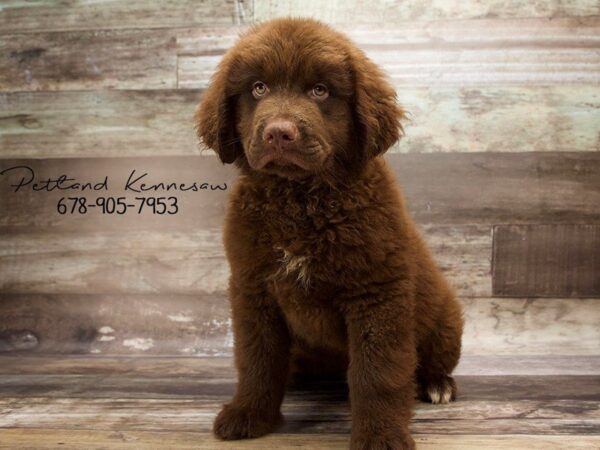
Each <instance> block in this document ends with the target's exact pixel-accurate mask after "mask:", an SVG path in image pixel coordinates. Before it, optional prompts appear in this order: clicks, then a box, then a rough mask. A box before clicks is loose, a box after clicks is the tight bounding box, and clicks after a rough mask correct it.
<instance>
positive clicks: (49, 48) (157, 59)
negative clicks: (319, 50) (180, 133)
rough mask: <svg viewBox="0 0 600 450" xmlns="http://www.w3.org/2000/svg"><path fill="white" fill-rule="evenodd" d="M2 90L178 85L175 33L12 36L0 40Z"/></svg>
mask: <svg viewBox="0 0 600 450" xmlns="http://www.w3.org/2000/svg"><path fill="white" fill-rule="evenodd" d="M1 48H2V51H1V52H0V91H40V90H42V91H53V90H72V89H76V90H85V89H114V88H118V89H136V88H138V89H139V88H146V89H165V88H174V87H176V84H177V78H176V77H177V75H176V67H177V57H176V54H175V51H176V50H175V48H176V38H175V36H174V35H172V34H169V33H166V32H164V31H161V30H159V31H152V30H150V31H148V30H130V31H94V32H67V33H41V34H21V35H11V36H10V37H5V38H3V39H2V47H1Z"/></svg>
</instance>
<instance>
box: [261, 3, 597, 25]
mask: <svg viewBox="0 0 600 450" xmlns="http://www.w3.org/2000/svg"><path fill="white" fill-rule="evenodd" d="M254 10H255V13H254V18H255V19H256V20H266V19H270V18H273V17H277V16H282V15H293V16H310V17H315V18H318V19H321V20H325V21H327V22H332V23H373V24H376V25H378V26H379V25H380V24H382V23H386V22H388V23H389V22H394V21H400V20H411V21H414V20H431V19H447V18H451V19H459V18H461V19H463V18H464V19H471V18H480V17H490V18H503V19H508V18H511V19H512V18H526V17H542V18H552V19H554V18H556V17H565V16H567V17H568V16H576V17H585V16H594V15H598V14H600V6H599V5H598V2H596V1H594V0H550V1H527V0H518V1H512V2H481V1H477V0H468V1H461V2H455V3H453V2H448V1H445V0H409V1H404V0H391V1H385V0H376V1H370V2H363V1H360V0H350V1H345V2H327V3H323V2H320V1H319V0H308V1H305V2H302V3H298V2H295V1H293V0H283V1H281V0H264V1H259V2H256V4H255V6H254Z"/></svg>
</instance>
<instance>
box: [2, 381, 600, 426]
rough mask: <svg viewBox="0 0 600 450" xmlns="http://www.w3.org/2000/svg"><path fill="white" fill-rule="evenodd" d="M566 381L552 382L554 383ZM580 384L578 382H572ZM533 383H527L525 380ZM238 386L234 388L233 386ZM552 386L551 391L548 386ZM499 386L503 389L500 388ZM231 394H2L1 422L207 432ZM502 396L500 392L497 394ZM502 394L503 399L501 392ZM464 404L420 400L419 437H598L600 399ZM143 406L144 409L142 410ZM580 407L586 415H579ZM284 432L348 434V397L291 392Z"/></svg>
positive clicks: (415, 419)
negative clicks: (297, 398) (299, 397)
mask: <svg viewBox="0 0 600 450" xmlns="http://www.w3.org/2000/svg"><path fill="white" fill-rule="evenodd" d="M561 381H565V380H560V379H557V380H554V383H555V384H554V386H556V383H558V382H561ZM568 381H570V382H578V380H568ZM524 382H525V383H527V380H524ZM595 382H596V383H598V379H596V380H595ZM231 388H232V391H233V385H232V386H231ZM547 389H552V387H551V386H548V387H547ZM500 391H501V390H500ZM230 395H231V393H227V394H226V395H223V396H218V397H216V398H215V397H201V396H196V397H184V398H140V399H137V398H77V397H75V398H74V397H64V398H63V397H59V398H53V397H44V396H36V397H25V398H23V397H2V398H0V408H2V410H3V412H4V414H3V415H2V416H0V426H1V427H11V428H14V427H19V428H28V427H31V428H62V427H63V426H64V424H65V423H68V424H69V426H71V427H73V428H79V429H81V428H86V429H93V430H103V429H113V430H114V429H118V430H143V431H160V430H169V431H184V432H185V431H202V432H209V431H210V430H211V427H212V420H213V418H214V416H215V414H216V413H217V412H218V410H219V409H220V407H221V405H222V403H223V402H224V401H227V400H228V399H229V396H230ZM495 395H498V392H496V393H495ZM496 398H497V397H496ZM576 401H577V402H578V403H577V405H574V404H573V403H574V402H572V401H570V400H557V401H556V402H553V401H547V400H546V401H531V400H487V399H486V400H485V401H482V402H478V401H469V400H464V401H458V402H456V403H453V404H450V405H425V404H419V405H418V406H417V408H416V410H415V415H414V417H413V419H412V423H411V429H412V431H413V433H415V434H427V433H440V434H449V435H453V434H454V435H456V434H458V435H460V434H492V435H497V434H548V435H572V434H577V435H594V434H597V433H598V430H599V427H600V417H599V414H598V401H597V400H596V401H583V400H580V399H577V400H576ZM141 411H144V414H140V412H141ZM577 411H581V413H579V414H577ZM282 412H283V414H284V416H285V417H286V423H285V424H284V426H283V427H282V429H281V431H282V432H284V433H291V434H303V433H318V432H323V433H344V434H347V433H349V431H350V414H349V405H348V404H347V402H343V401H340V400H339V399H335V400H333V401H332V400H329V401H328V400H327V398H315V399H312V401H310V400H308V399H307V400H306V401H303V400H300V401H295V399H294V397H293V396H291V395H290V396H288V398H286V400H285V401H284V404H283V407H282Z"/></svg>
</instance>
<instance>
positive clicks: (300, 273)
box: [277, 247, 310, 288]
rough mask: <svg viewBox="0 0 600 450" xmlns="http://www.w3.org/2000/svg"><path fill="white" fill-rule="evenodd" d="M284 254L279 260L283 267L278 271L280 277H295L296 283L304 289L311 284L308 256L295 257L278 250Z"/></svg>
mask: <svg viewBox="0 0 600 450" xmlns="http://www.w3.org/2000/svg"><path fill="white" fill-rule="evenodd" d="M278 250H279V251H281V252H282V253H283V256H282V257H281V258H280V259H279V262H280V263H281V267H280V268H279V270H278V271H277V275H279V276H283V275H286V276H290V275H291V276H295V278H296V281H298V283H300V284H301V285H302V286H303V287H304V288H307V287H308V285H309V284H310V264H309V261H310V258H309V257H308V256H300V255H294V254H292V253H291V252H290V251H288V250H285V249H282V248H280V247H279V248H278Z"/></svg>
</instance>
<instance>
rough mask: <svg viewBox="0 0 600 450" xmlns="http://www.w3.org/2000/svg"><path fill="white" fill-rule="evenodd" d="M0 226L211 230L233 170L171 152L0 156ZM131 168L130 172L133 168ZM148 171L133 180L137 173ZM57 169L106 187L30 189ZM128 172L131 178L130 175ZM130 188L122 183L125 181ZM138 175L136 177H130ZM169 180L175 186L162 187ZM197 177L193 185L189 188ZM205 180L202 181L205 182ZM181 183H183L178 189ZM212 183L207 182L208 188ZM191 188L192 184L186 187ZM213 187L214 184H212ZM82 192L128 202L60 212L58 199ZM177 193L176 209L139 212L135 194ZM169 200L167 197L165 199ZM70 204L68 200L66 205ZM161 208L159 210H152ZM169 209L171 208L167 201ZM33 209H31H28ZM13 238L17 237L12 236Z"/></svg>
mask: <svg viewBox="0 0 600 450" xmlns="http://www.w3.org/2000/svg"><path fill="white" fill-rule="evenodd" d="M20 166H26V167H29V168H30V169H27V168H22V169H15V170H9V171H7V172H4V175H0V211H2V212H3V213H2V214H0V227H2V228H4V231H9V230H13V231H17V230H19V231H27V232H32V231H34V230H42V229H46V230H48V229H51V230H55V231H58V230H62V231H67V230H69V231H75V230H78V231H81V232H85V231H94V230H95V231H99V230H103V231H109V232H110V231H112V230H121V231H122V230H138V231H142V230H165V229H168V230H182V229H187V230H190V229H201V230H210V229H212V228H216V227H220V226H221V224H222V221H223V214H224V207H225V202H226V197H227V194H228V193H229V192H228V191H229V190H230V188H231V184H232V182H233V180H234V179H235V177H236V176H237V174H236V172H235V171H234V170H233V169H232V168H231V166H224V165H223V164H221V163H220V162H219V161H218V159H217V158H216V157H215V156H212V155H211V156H197V157H175V158H126V159H121V158H97V159H87V158H81V159H65V160H62V159H45V160H0V172H3V171H6V170H7V169H10V168H14V167H20ZM31 171H33V174H34V180H33V181H32V183H31V184H30V185H27V186H26V187H25V188H22V189H20V190H19V191H18V192H15V187H13V185H15V184H19V183H20V182H21V180H22V179H25V180H27V181H28V180H30V179H31V176H32V174H31ZM134 171H135V172H134ZM144 174H147V175H146V176H145V177H143V178H141V179H139V180H138V178H139V177H141V176H143V175H144ZM61 175H66V176H67V178H76V179H77V180H76V181H78V182H80V183H93V184H97V183H103V182H104V179H105V177H108V181H107V183H106V186H107V189H106V190H105V189H104V188H102V189H101V190H98V191H93V190H89V189H87V190H86V191H83V192H82V191H77V190H57V189H54V190H51V191H48V190H42V191H34V190H33V189H32V186H33V183H36V182H42V181H43V180H48V179H49V178H52V179H57V178H58V177H60V176H61ZM130 177H131V178H130ZM128 180H131V182H130V183H129V186H130V189H126V187H127V185H128ZM135 180H138V181H135ZM160 183H164V188H165V189H162V187H161V186H159V187H160V189H158V190H156V191H154V190H151V191H146V192H137V191H139V190H140V189H141V187H142V184H146V186H152V185H157V184H160ZM170 183H176V186H174V188H177V189H171V190H167V189H166V187H167V185H168V184H170ZM194 183H196V188H197V190H194V189H193V186H194ZM204 183H207V184H206V185H204ZM182 184H185V186H184V189H188V190H181V189H179V188H180V187H181V185H182ZM211 187H212V188H211ZM189 188H192V189H189ZM213 188H214V190H213ZM73 196H75V197H77V196H81V197H86V198H87V201H88V202H92V203H94V202H95V201H96V200H97V198H98V197H114V198H118V197H126V200H127V203H128V204H133V205H135V206H134V207H133V208H129V209H128V210H127V213H126V214H122V215H119V214H116V213H113V214H108V213H107V214H102V211H101V210H100V209H98V208H97V207H96V209H89V210H88V212H87V213H79V212H78V210H77V212H76V213H74V214H71V213H70V211H71V209H68V211H69V212H68V213H66V214H64V215H61V214H59V212H58V209H57V204H58V202H59V200H60V199H61V198H63V197H73ZM140 196H141V197H150V196H153V197H170V196H176V197H177V206H178V208H179V209H178V211H177V213H176V214H162V215H161V214H154V213H153V210H152V208H146V207H144V208H143V209H142V212H141V214H138V211H139V207H140V204H141V203H140V202H141V201H136V200H135V198H136V197H140ZM169 205H170V203H169ZM71 206H72V205H71ZM157 211H158V212H160V211H161V210H157ZM169 211H171V212H174V211H175V209H174V208H173V207H171V206H169ZM32 212H35V214H32ZM15 242H17V241H15Z"/></svg>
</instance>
